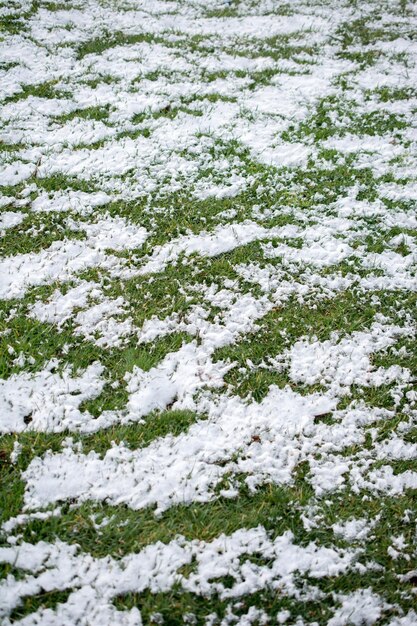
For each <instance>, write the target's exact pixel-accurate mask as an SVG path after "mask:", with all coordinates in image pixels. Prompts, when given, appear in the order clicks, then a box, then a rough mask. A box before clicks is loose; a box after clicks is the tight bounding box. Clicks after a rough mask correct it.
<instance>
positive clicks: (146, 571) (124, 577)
mask: <svg viewBox="0 0 417 626" xmlns="http://www.w3.org/2000/svg"><path fill="white" fill-rule="evenodd" d="M252 555H255V556H259V557H263V558H264V559H267V560H268V564H266V565H258V564H256V563H254V562H252V561H251V560H250V558H249V557H251V556H252ZM355 557H356V553H355V551H352V550H344V551H343V550H334V549H332V548H324V547H318V546H317V545H316V544H314V543H313V542H312V543H310V544H308V545H307V546H305V547H301V546H298V545H297V544H296V543H294V536H293V534H292V533H291V532H290V531H287V532H286V533H284V534H283V535H279V536H277V537H276V538H275V539H271V538H269V537H268V534H267V533H266V531H265V529H264V528H262V527H261V526H259V527H257V528H250V529H243V528H242V529H240V530H238V531H236V532H235V533H233V534H232V535H229V536H227V535H220V536H219V537H218V538H217V539H215V540H214V541H212V542H208V543H206V542H204V541H198V540H194V541H186V540H185V539H184V538H183V537H178V538H177V539H175V540H174V541H172V542H170V543H168V544H163V543H161V542H157V543H155V544H151V545H149V546H147V547H146V548H144V549H143V550H142V551H141V552H139V553H138V554H132V555H129V556H127V557H124V558H123V559H121V560H120V561H116V560H114V559H111V558H109V557H106V558H103V559H94V558H93V557H91V556H90V555H88V554H82V553H81V554H77V547H76V546H69V545H67V544H65V543H62V542H59V541H58V542H56V543H53V544H48V543H46V542H40V543H38V544H33V545H32V544H27V543H23V544H21V545H20V546H16V547H10V548H0V562H2V563H10V564H13V565H14V567H18V568H21V569H23V571H25V572H27V574H26V575H24V577H23V579H22V580H16V579H15V578H14V576H9V577H8V578H7V580H4V581H2V582H1V583H0V590H1V598H2V599H1V601H0V615H1V616H2V617H3V619H5V620H6V621H4V623H5V624H7V623H10V622H9V620H8V619H7V616H8V615H10V613H11V611H12V610H13V609H14V608H15V607H18V606H19V605H20V603H21V601H22V598H24V597H25V596H28V595H32V594H36V593H39V592H40V591H41V590H42V589H43V590H46V591H50V592H51V591H55V590H64V589H74V590H73V591H72V592H71V593H70V595H69V597H68V599H67V601H66V602H63V603H59V604H58V605H57V608H56V609H55V610H51V609H42V608H41V609H39V610H38V611H36V612H35V613H33V614H32V615H31V617H30V622H27V620H25V621H26V623H33V624H34V623H36V622H38V623H47V624H48V625H49V624H51V625H52V624H57V625H58V624H63V623H69V621H68V620H74V619H82V620H84V623H87V622H86V621H85V620H87V621H88V623H89V624H92V625H93V624H108V625H109V626H110V624H114V623H117V624H134V623H136V624H138V623H141V621H140V614H139V612H138V610H137V609H132V610H131V611H128V612H126V613H125V614H124V613H121V612H120V611H117V610H116V609H115V607H114V606H113V604H112V599H113V598H114V597H115V596H117V595H119V594H125V593H129V591H134V592H139V593H140V592H142V591H144V590H146V589H149V590H150V591H151V592H153V593H156V592H159V591H168V590H169V589H171V588H172V587H173V585H174V584H177V585H180V586H181V587H182V588H183V589H184V590H186V591H191V592H193V593H196V594H198V595H203V596H210V595H212V594H214V593H217V594H219V596H220V598H223V599H227V598H236V597H239V596H241V595H242V594H244V593H247V592H250V593H253V592H254V591H256V590H257V589H264V588H268V587H270V588H272V589H276V588H283V589H285V591H286V593H287V594H288V595H290V596H292V595H295V596H297V595H298V593H299V591H298V589H297V585H296V574H304V575H306V574H308V575H309V576H310V577H311V578H313V579H315V578H316V579H317V578H321V577H328V576H337V575H339V574H342V573H343V572H345V571H347V570H348V569H349V568H350V567H351V566H352V565H353V563H354V560H355ZM192 560H194V562H195V565H196V567H195V571H194V572H193V573H192V574H190V575H189V576H188V578H187V577H186V576H184V575H183V574H181V573H179V570H180V568H181V567H183V566H184V565H187V564H189V563H191V561H192ZM226 572H227V573H228V575H229V576H230V577H232V578H233V585H232V586H231V587H225V586H224V585H223V584H222V583H221V582H216V578H219V577H221V576H223V575H224V574H225V573H226ZM255 581H256V582H255ZM254 583H255V586H254Z"/></svg>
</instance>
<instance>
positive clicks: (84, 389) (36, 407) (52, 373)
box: [0, 360, 105, 433]
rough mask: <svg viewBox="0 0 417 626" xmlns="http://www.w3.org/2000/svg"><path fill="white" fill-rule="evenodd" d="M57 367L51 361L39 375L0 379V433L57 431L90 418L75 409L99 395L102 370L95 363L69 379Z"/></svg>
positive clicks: (101, 386) (64, 372)
mask: <svg viewBox="0 0 417 626" xmlns="http://www.w3.org/2000/svg"><path fill="white" fill-rule="evenodd" d="M58 365H59V364H58V362H57V361H56V360H55V361H51V362H49V363H48V364H47V366H46V368H45V369H44V370H41V371H40V372H36V373H34V374H30V373H27V372H21V373H20V374H13V375H12V376H11V377H10V378H8V379H6V380H0V391H1V393H0V432H3V433H8V432H21V431H24V430H47V431H51V432H59V431H62V430H65V429H67V428H69V429H72V428H74V429H77V428H80V427H82V423H83V421H88V419H91V417H89V416H88V414H84V413H82V412H81V411H80V410H79V406H80V404H81V403H82V402H84V401H85V400H88V399H90V398H95V397H97V396H98V395H100V393H101V391H102V390H103V387H104V384H105V381H104V379H103V376H102V374H103V371H104V367H103V366H102V365H101V364H100V363H98V362H96V363H93V364H92V365H90V366H89V367H88V368H87V369H86V370H85V372H83V373H81V374H80V375H78V376H74V377H73V376H72V375H71V374H72V372H71V369H70V368H68V367H66V368H64V369H63V371H62V372H59V371H57V368H58Z"/></svg>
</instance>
